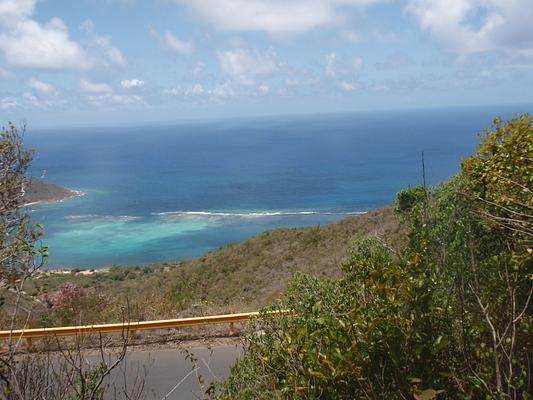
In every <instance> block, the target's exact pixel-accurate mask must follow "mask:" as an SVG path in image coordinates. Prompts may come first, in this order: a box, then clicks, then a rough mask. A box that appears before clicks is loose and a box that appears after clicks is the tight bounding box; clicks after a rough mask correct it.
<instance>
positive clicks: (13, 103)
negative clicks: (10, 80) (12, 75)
mask: <svg viewBox="0 0 533 400" xmlns="http://www.w3.org/2000/svg"><path fill="white" fill-rule="evenodd" d="M18 105H19V104H18V102H17V99H16V98H15V97H12V96H7V97H3V98H1V99H0V110H9V109H11V108H15V107H18Z"/></svg>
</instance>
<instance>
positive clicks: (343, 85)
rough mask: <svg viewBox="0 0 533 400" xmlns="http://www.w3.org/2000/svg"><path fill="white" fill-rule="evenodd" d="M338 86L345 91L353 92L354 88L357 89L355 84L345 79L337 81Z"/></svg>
mask: <svg viewBox="0 0 533 400" xmlns="http://www.w3.org/2000/svg"><path fill="white" fill-rule="evenodd" d="M339 86H340V88H341V89H342V90H344V91H345V92H353V91H354V90H356V89H357V86H356V85H354V84H352V83H349V82H346V81H342V82H340V83H339Z"/></svg>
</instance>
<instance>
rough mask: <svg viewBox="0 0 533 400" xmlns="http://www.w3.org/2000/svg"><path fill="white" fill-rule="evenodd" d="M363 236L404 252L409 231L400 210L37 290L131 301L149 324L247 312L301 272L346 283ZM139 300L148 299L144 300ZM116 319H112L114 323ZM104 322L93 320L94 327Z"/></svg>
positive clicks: (61, 279)
mask: <svg viewBox="0 0 533 400" xmlns="http://www.w3.org/2000/svg"><path fill="white" fill-rule="evenodd" d="M359 235H372V236H378V237H380V238H382V239H383V241H385V242H386V243H388V244H390V245H392V246H393V247H397V246H399V244H400V240H401V236H402V229H401V228H400V224H399V222H398V220H397V217H396V215H395V214H394V210H393V207H392V206H389V207H385V208H382V209H379V210H376V211H372V212H369V213H367V214H364V215H360V216H353V217H348V218H345V219H343V220H341V221H339V222H337V223H334V224H330V225H324V226H317V227H308V228H292V229H274V230H272V231H268V232H264V233H261V234H259V235H257V236H254V237H252V238H250V239H247V240H244V241H243V242H240V243H236V244H231V245H229V246H227V247H224V248H221V249H219V250H217V251H212V252H209V253H208V254H206V255H205V256H203V257H200V258H197V259H193V260H187V261H179V262H176V263H172V264H164V265H152V266H137V267H133V266H132V267H113V268H110V269H109V270H106V271H102V272H99V271H98V270H96V272H94V273H88V271H78V272H72V273H67V274H65V273H49V274H46V275H45V276H41V277H40V278H39V279H38V282H37V283H38V286H39V289H38V290H42V289H43V288H47V290H49V291H53V290H54V289H55V288H57V287H58V286H60V285H62V284H64V283H66V282H74V283H76V284H77V285H79V286H81V287H85V288H95V290H96V293H98V294H100V295H107V296H109V297H112V303H113V304H114V305H116V306H118V305H120V304H124V303H125V301H126V298H128V299H129V301H130V304H132V308H133V309H135V308H136V307H135V303H136V302H138V303H139V304H138V309H139V312H140V314H139V315H138V317H139V318H144V319H148V318H163V317H172V316H176V315H191V314H198V312H199V309H198V308H199V307H202V309H201V310H200V311H202V310H206V311H214V312H217V311H244V310H247V309H255V308H257V307H260V306H263V305H266V304H268V303H270V302H271V301H272V300H274V299H276V298H278V297H279V296H280V295H281V293H282V292H283V291H284V289H285V288H286V285H287V282H288V280H289V278H290V277H291V276H292V275H293V274H294V273H295V272H297V271H302V272H306V273H309V274H312V275H317V276H324V277H336V276H339V275H340V274H341V270H340V268H339V266H340V264H341V263H342V262H343V260H344V259H345V257H346V256H347V254H348V252H349V249H350V243H351V242H352V240H353V239H354V238H355V237H357V236H359ZM138 293H143V296H142V299H139V296H138ZM147 302H150V307H146V303H147ZM141 310H142V311H141ZM108 311H109V310H108ZM112 314H113V313H112V312H109V315H108V316H107V317H106V319H113V315H112ZM86 315H87V314H86ZM101 317H102V315H99V316H96V315H95V316H94V318H95V320H96V319H98V318H101ZM102 322H103V321H102Z"/></svg>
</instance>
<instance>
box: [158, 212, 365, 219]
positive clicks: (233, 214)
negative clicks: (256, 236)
mask: <svg viewBox="0 0 533 400" xmlns="http://www.w3.org/2000/svg"><path fill="white" fill-rule="evenodd" d="M361 214H365V212H364V211H257V212H212V211H167V212H159V213H152V215H158V216H160V217H241V218H261V217H279V216H306V215H317V216H318V215H341V216H342V215H346V216H349V215H361Z"/></svg>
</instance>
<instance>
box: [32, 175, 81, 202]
mask: <svg viewBox="0 0 533 400" xmlns="http://www.w3.org/2000/svg"><path fill="white" fill-rule="evenodd" d="M81 194H82V193H81V192H78V191H76V190H70V189H66V188H64V187H61V186H59V185H56V184H53V183H50V182H45V181H42V180H39V179H30V180H29V181H28V184H27V185H26V187H25V188H24V196H23V199H24V205H32V204H38V203H55V202H59V201H63V200H66V199H70V198H71V197H76V196H80V195H81Z"/></svg>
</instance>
